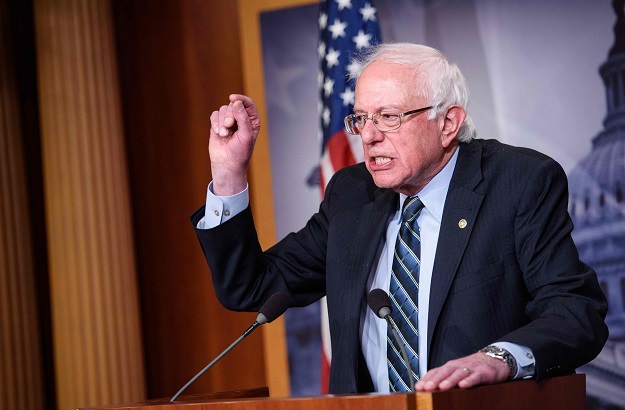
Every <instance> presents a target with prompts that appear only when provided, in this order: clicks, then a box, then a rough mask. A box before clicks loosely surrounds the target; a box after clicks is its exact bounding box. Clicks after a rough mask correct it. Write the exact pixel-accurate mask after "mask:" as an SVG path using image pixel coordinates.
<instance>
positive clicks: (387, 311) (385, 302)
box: [367, 289, 415, 391]
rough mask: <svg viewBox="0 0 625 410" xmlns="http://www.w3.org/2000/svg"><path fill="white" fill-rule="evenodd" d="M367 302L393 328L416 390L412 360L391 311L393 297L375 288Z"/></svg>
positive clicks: (409, 376)
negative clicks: (409, 358)
mask: <svg viewBox="0 0 625 410" xmlns="http://www.w3.org/2000/svg"><path fill="white" fill-rule="evenodd" d="M367 303H368V304H369V308H370V309H371V310H373V313H375V314H376V315H377V316H378V317H379V318H381V319H386V322H387V323H388V327H389V328H390V329H391V332H393V337H394V338H395V342H397V346H399V350H400V351H401V357H402V358H403V359H404V362H406V368H407V369H408V380H409V384H410V386H409V387H410V391H414V383H415V382H414V378H413V377H412V366H410V361H409V360H408V355H407V354H406V349H405V348H404V343H403V342H402V340H401V339H400V338H399V333H397V327H396V326H395V322H394V321H393V318H392V317H391V312H392V311H393V308H392V306H393V305H392V304H391V298H389V297H388V294H387V293H386V292H385V291H383V290H382V289H373V290H372V291H371V292H369V295H368V296H367Z"/></svg>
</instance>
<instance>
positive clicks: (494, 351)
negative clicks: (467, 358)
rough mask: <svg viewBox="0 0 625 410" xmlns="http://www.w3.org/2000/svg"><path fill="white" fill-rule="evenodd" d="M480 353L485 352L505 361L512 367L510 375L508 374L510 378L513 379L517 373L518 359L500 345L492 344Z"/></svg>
mask: <svg viewBox="0 0 625 410" xmlns="http://www.w3.org/2000/svg"><path fill="white" fill-rule="evenodd" d="M480 353H484V354H485V355H487V356H490V357H494V358H495V359H499V360H501V361H502V362H504V363H505V364H506V365H507V366H508V368H509V369H510V375H509V376H508V380H510V379H512V378H513V377H514V376H515V375H516V371H517V365H516V359H515V358H514V356H512V354H510V352H509V351H507V350H506V349H503V348H501V347H498V346H493V345H490V346H486V347H485V348H483V349H481V350H480Z"/></svg>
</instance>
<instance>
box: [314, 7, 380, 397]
mask: <svg viewBox="0 0 625 410" xmlns="http://www.w3.org/2000/svg"><path fill="white" fill-rule="evenodd" d="M319 31H320V39H319V48H318V55H319V64H320V71H319V88H320V94H321V100H320V113H321V133H322V134H323V144H322V146H321V159H320V161H319V170H320V179H321V184H320V185H321V191H322V194H324V193H325V187H326V185H327V184H328V182H329V181H330V178H332V175H333V174H334V173H335V172H336V171H338V170H339V169H341V168H343V167H346V166H348V165H353V164H356V163H358V162H361V161H363V159H364V155H363V152H362V144H361V141H360V137H359V136H353V135H349V134H347V132H345V128H344V127H343V118H345V116H347V115H349V114H351V113H352V110H353V108H354V84H351V83H348V81H347V75H348V73H349V72H350V69H351V67H350V64H349V63H350V58H351V57H352V56H353V55H354V54H355V53H358V52H359V51H361V50H362V49H364V48H366V47H368V46H370V45H372V44H375V43H379V42H380V29H379V26H378V19H377V10H376V8H375V7H373V4H372V0H324V1H323V2H322V4H321V7H320V10H319ZM321 338H322V345H323V346H322V347H323V354H322V372H321V373H322V380H321V387H322V392H323V393H327V389H328V382H329V374H330V359H331V349H330V330H329V326H328V318H327V305H326V303H325V299H324V300H322V304H321Z"/></svg>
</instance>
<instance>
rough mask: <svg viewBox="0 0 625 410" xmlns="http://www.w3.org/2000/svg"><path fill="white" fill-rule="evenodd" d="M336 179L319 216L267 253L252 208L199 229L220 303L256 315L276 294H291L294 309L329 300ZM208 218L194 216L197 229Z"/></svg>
mask: <svg viewBox="0 0 625 410" xmlns="http://www.w3.org/2000/svg"><path fill="white" fill-rule="evenodd" d="M333 182H334V179H333V180H332V181H331V182H330V184H329V185H328V188H327V190H326V192H327V194H326V199H325V200H324V201H323V202H322V204H321V206H320V208H319V211H318V212H317V213H316V214H315V215H313V216H312V218H311V219H310V220H309V221H308V223H307V224H306V226H305V227H304V228H303V229H302V230H300V231H299V232H297V233H291V234H289V235H287V236H286V237H285V238H284V239H283V240H281V241H280V242H279V243H277V244H276V245H274V246H273V247H271V248H270V249H268V250H267V251H265V252H263V251H262V249H261V246H260V244H259V242H258V236H257V233H256V229H255V227H254V220H253V216H252V212H251V209H250V207H248V208H247V209H245V210H244V211H243V212H242V213H240V214H238V215H236V216H235V217H234V218H232V219H230V220H229V221H227V222H225V223H223V224H221V225H219V226H217V227H215V228H212V229H197V228H196V229H195V231H196V234H197V236H198V239H199V241H200V244H201V246H202V250H203V251H204V255H205V257H206V260H207V262H208V265H209V267H210V269H211V274H212V279H213V285H214V287H215V292H216V294H217V298H218V299H219V301H220V302H221V303H222V305H224V306H225V307H226V308H228V309H231V310H244V311H256V310H258V308H259V307H260V306H262V304H263V303H264V302H265V301H266V300H267V299H268V298H269V296H271V295H272V294H274V293H276V292H287V293H288V294H290V295H291V297H292V299H293V302H294V305H295V306H305V305H308V304H310V303H312V302H314V301H315V300H317V299H319V298H321V297H322V296H324V295H325V268H326V243H327V234H328V219H329V208H330V206H329V203H330V202H331V201H330V200H329V199H328V198H330V197H331V196H332V189H333V186H334V183H333ZM203 214H204V208H200V209H199V210H198V211H196V212H195V213H194V214H193V215H192V216H191V221H192V223H193V225H194V227H195V226H196V223H197V220H199V218H201V216H202V215H203Z"/></svg>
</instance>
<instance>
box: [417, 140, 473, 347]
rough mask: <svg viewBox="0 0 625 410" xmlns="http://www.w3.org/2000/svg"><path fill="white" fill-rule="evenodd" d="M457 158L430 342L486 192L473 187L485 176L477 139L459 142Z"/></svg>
mask: <svg viewBox="0 0 625 410" xmlns="http://www.w3.org/2000/svg"><path fill="white" fill-rule="evenodd" d="M459 148H460V151H459V153H458V162H457V163H456V169H455V170H454V174H453V176H452V178H451V182H450V184H449V191H448V192H447V198H446V200H445V207H444V209H443V219H442V221H441V229H440V234H439V239H438V244H437V247H436V256H435V258H434V267H433V269H432V283H431V286H430V306H429V313H428V346H431V342H432V335H433V334H434V329H435V327H436V325H437V323H438V318H439V315H440V313H441V310H442V308H443V305H444V303H445V299H446V298H447V294H448V293H449V289H450V287H451V283H452V282H453V279H454V277H455V276H456V272H457V270H458V265H459V264H460V260H461V259H462V256H463V254H464V251H465V249H466V246H467V243H468V241H469V237H470V236H471V232H472V230H473V226H474V224H475V220H476V218H477V214H478V211H479V209H480V206H481V204H482V200H483V198H484V196H483V195H482V194H479V193H476V192H475V191H474V189H475V187H476V186H477V184H478V183H479V182H480V181H481V180H482V171H481V157H482V147H481V146H480V144H479V143H477V142H470V143H466V144H464V143H463V144H460V147H459Z"/></svg>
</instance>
